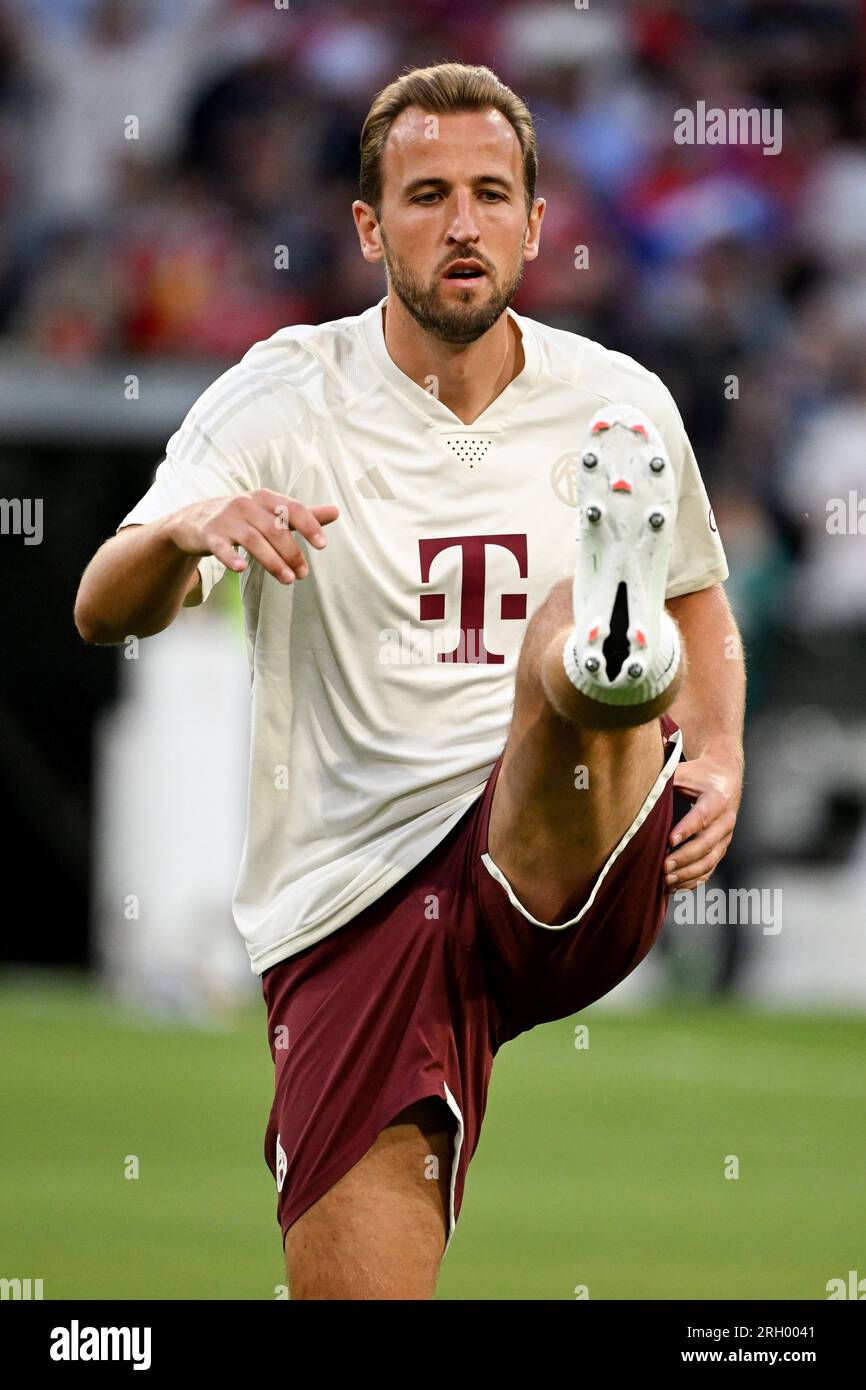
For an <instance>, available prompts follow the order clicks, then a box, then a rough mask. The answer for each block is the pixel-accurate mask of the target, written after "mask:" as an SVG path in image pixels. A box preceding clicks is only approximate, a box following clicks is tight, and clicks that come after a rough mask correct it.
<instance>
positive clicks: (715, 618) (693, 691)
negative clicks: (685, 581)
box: [666, 584, 746, 769]
mask: <svg viewBox="0 0 866 1390" xmlns="http://www.w3.org/2000/svg"><path fill="white" fill-rule="evenodd" d="M666 606H667V608H668V611H669V612H670V613H671V615H672V616H673V617H674V618H675V619H676V621H677V623H678V624H679V628H680V632H681V634H682V637H683V640H684V643H685V648H686V658H687V670H686V679H685V682H684V684H683V687H682V689H681V690H680V692H679V694H678V695H677V697H676V699H675V700H674V702H673V704H672V705H671V706H670V708H669V709H668V714H670V716H671V718H672V719H674V720H675V721H676V722H677V724H678V725H679V726H680V728H681V729H682V731H683V746H684V752H685V755H686V757H687V758H697V757H701V756H708V757H718V758H719V759H721V760H723V761H725V762H729V761H730V760H732V759H733V760H735V761H736V762H737V763H738V764H739V766H740V768H741V769H742V763H743V723H744V717H745V703H746V669H745V658H744V653H743V644H742V640H741V638H740V633H739V629H738V627H737V623H736V619H735V618H734V615H733V613H732V612H731V606H730V604H729V603H728V598H727V595H726V594H725V591H724V589H723V588H722V587H721V585H719V584H716V585H713V586H712V587H711V588H710V589H703V590H700V591H699V592H697V593H694V594H683V595H682V596H681V597H680V598H673V599H669V600H668V603H667V605H666Z"/></svg>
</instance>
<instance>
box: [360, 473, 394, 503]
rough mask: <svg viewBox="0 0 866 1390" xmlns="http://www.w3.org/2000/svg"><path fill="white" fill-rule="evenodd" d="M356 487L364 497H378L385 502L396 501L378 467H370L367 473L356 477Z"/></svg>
mask: <svg viewBox="0 0 866 1390" xmlns="http://www.w3.org/2000/svg"><path fill="white" fill-rule="evenodd" d="M355 487H356V488H357V489H358V491H359V492H360V494H361V496H362V497H369V498H374V497H378V498H379V499H380V500H381V501H383V502H393V501H394V494H393V492H392V491H391V489H390V488H389V486H388V484H387V483H386V482H385V479H384V478H383V476H382V474H381V473H380V471H379V469H378V468H368V469H367V472H366V473H362V474H361V476H360V478H356V479H355Z"/></svg>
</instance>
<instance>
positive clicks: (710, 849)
mask: <svg viewBox="0 0 866 1390" xmlns="http://www.w3.org/2000/svg"><path fill="white" fill-rule="evenodd" d="M732 838H733V831H732V830H730V831H727V832H722V833H721V836H719V834H718V832H716V834H708V835H707V836H701V840H702V842H703V843H702V844H701V845H700V847H698V848H697V849H696V850H694V851H693V852H692V853H690V854H689V856H688V857H686V856H685V855H684V854H683V853H682V852H680V853H679V854H677V856H676V860H675V863H676V867H675V869H674V870H673V872H671V871H670V865H671V864H672V862H674V861H672V860H670V859H668V860H667V861H666V862H665V886H666V887H667V888H669V889H670V888H677V889H688V888H695V887H697V885H698V884H699V883H700V882H701V881H702V880H703V879H705V878H709V876H710V874H712V872H713V870H714V869H715V868H716V865H717V864H718V863H719V862H720V860H721V859H723V858H724V855H725V853H726V851H727V848H728V845H729V844H730V843H731V840H732ZM694 843H695V844H697V842H694ZM689 849H690V850H692V845H691V844H690V845H689Z"/></svg>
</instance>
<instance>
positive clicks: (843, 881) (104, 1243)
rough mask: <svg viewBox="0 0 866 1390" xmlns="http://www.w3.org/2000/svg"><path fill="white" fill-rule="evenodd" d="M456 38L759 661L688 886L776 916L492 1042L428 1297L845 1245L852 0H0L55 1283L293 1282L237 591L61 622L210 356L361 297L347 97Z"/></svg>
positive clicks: (852, 782) (860, 1232) (213, 363)
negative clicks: (715, 534)
mask: <svg viewBox="0 0 866 1390" xmlns="http://www.w3.org/2000/svg"><path fill="white" fill-rule="evenodd" d="M445 58H458V59H461V60H463V61H470V62H484V63H487V64H489V65H490V66H492V67H493V68H494V69H495V70H496V71H497V72H498V73H499V74H500V76H501V77H502V78H503V79H504V80H505V81H507V82H509V83H510V84H511V85H513V86H514V87H515V89H516V90H517V91H519V92H520V94H521V95H522V96H523V97H524V98H525V99H526V100H527V102H528V104H529V106H530V108H531V110H532V111H533V114H534V116H535V117H536V121H537V126H538V133H539V140H540V154H541V167H540V179H539V192H540V193H541V194H543V195H544V196H545V197H546V198H547V200H548V204H549V206H548V212H547V217H546V220H545V228H544V238H543V250H542V255H541V258H540V260H539V261H538V262H537V263H536V264H534V265H532V266H531V267H529V268H528V270H527V275H526V278H525V280H524V284H523V286H522V288H521V291H520V295H519V298H518V300H517V302H516V306H515V307H516V308H517V309H518V310H519V311H520V312H523V313H525V314H527V315H529V316H531V317H536V318H539V319H542V320H545V321H547V322H549V323H552V324H555V325H558V326H561V327H564V328H567V329H571V330H573V331H576V332H579V333H584V334H586V335H588V336H590V337H593V338H597V339H598V340H600V341H601V342H603V343H605V344H607V345H608V346H610V347H614V348H617V349H620V350H623V351H625V352H628V353H630V354H632V355H633V356H635V357H637V358H638V359H639V360H640V361H641V362H643V363H644V364H645V365H647V366H648V367H650V368H651V369H653V370H655V371H657V372H659V374H660V375H661V376H662V378H663V379H664V380H665V382H666V383H667V384H668V386H669V387H670V388H671V390H672V392H673V394H674V396H675V398H676V399H677V402H678V404H679V406H680V409H681V411H682V413H683V415H684V418H685V421H686V425H687V428H688V430H689V434H690V436H691V439H692V441H693V444H694V447H695V451H696V453H697V456H698V460H699V462H700V465H701V469H702V472H703V476H704V479H705V482H706V485H707V488H708V491H709V493H710V496H711V499H712V502H713V505H714V509H715V514H716V518H717V521H718V524H719V527H720V531H721V535H722V539H723V542H724V544H725V548H726V552H727V555H728V561H729V565H730V569H731V579H730V580H729V582H728V585H727V589H728V593H729V595H730V597H731V599H732V602H733V603H734V606H735V609H736V612H737V616H738V619H739V622H740V624H741V628H742V631H743V634H744V637H745V641H746V646H747V650H748V654H749V672H750V686H749V708H748V725H747V755H748V779H747V786H746V793H745V797H744V802H743V808H742V815H741V822H740V829H739V831H738V834H737V836H736V838H735V841H734V844H733V846H732V849H731V851H730V853H729V855H728V858H727V860H726V862H725V865H724V871H722V870H720V871H719V872H718V873H717V875H716V876H715V877H714V879H713V881H712V885H711V886H720V887H722V888H723V889H724V890H727V889H728V888H737V887H758V888H760V889H763V890H764V891H765V893H767V894H769V895H772V894H774V893H779V894H781V902H782V904H783V919H782V920H783V926H782V930H781V931H779V932H777V933H774V932H772V931H767V930H765V926H766V923H764V925H763V926H762V925H761V923H759V922H746V923H744V922H742V921H740V922H735V921H729V922H728V923H727V924H726V925H722V926H714V925H712V924H705V925H703V926H702V925H700V924H699V925H695V926H684V925H682V924H678V923H676V922H674V921H673V920H671V921H669V923H668V926H667V927H666V930H665V933H664V935H663V943H664V946H663V948H661V947H660V948H659V949H658V950H657V951H656V952H654V953H653V955H652V956H651V957H650V959H649V960H648V961H647V962H646V963H645V966H643V967H641V969H640V970H639V971H638V972H637V974H636V976H635V977H633V979H632V980H631V981H629V982H627V984H626V986H624V987H623V988H622V989H621V990H620V991H617V992H616V994H615V996H612V997H611V998H610V999H609V1000H607V1001H605V1002H604V1003H603V1004H601V1005H599V1006H597V1007H596V1008H594V1009H592V1010H590V1011H588V1012H587V1014H586V1015H584V1016H582V1018H581V1019H580V1020H563V1021H562V1022H560V1023H557V1024H554V1025H550V1026H548V1027H546V1028H543V1029H538V1030H535V1032H534V1033H532V1034H531V1035H528V1036H525V1037H523V1038H520V1039H518V1040H517V1041H516V1042H515V1043H513V1044H512V1045H511V1046H510V1047H508V1048H506V1049H504V1050H503V1052H502V1054H501V1055H500V1057H499V1058H498V1059H497V1063H496V1069H495V1072H494V1079H493V1085H492V1090H491V1099H490V1106H489V1110H488V1116H487V1120H486V1124H485V1132H484V1135H483V1137H482V1140H481V1145H480V1148H479V1150H478V1153H477V1155H476V1157H475V1159H474V1161H473V1165H472V1169H471V1171H470V1176H469V1180H468V1184H467V1193H466V1204H465V1206H464V1211H463V1214H462V1216H461V1220H460V1225H459V1230H458V1234H457V1237H456V1239H455V1242H454V1245H453V1247H452V1250H451V1252H450V1253H449V1256H448V1258H447V1260H446V1261H445V1264H444V1266H443V1272H442V1276H441V1280H440V1290H439V1297H441V1298H446V1299H447V1298H479V1297H480V1298H572V1297H574V1289H575V1288H576V1286H578V1285H588V1286H589V1290H590V1297H591V1298H677V1297H698V1298H712V1297H721V1298H735V1297H746V1298H759V1299H777V1298H783V1299H786V1298H797V1297H805V1298H823V1297H826V1292H825V1288H826V1283H827V1281H828V1280H829V1279H831V1278H834V1277H842V1278H846V1277H847V1273H848V1271H849V1270H851V1269H855V1270H857V1271H858V1272H859V1275H860V1277H863V1276H866V1242H864V1235H866V1219H864V1214H863V1212H864V1209H863V1203H862V1182H863V1157H862V1155H863V1152H864V1147H863V1140H864V1131H866V1107H864V1101H866V1082H864V1069H863V1059H864V1050H866V1049H864V1042H866V1022H864V1006H866V946H864V933H863V927H864V920H863V919H864V912H863V896H864V888H866V822H864V818H863V808H864V803H866V714H864V691H866V669H864V668H866V642H864V637H866V582H864V581H866V564H864V545H866V539H864V536H863V535H862V534H860V533H859V531H858V529H857V524H856V522H857V511H856V508H857V503H858V501H859V500H860V499H861V498H862V497H863V496H864V495H866V482H864V475H866V463H864V459H866V443H864V441H866V144H864V131H866V9H864V7H863V5H862V3H861V4H857V3H853V0H815V2H814V3H798V0H785V3H776V2H775V0H766V3H757V2H755V0H752V2H751V3H750V2H749V0H707V2H706V3H700V4H697V3H695V4H688V3H665V2H664V0H646V2H645V3H614V2H612V3H608V4H603V3H600V0H590V3H589V5H588V6H587V8H585V9H582V10H581V9H578V8H577V7H576V6H575V5H573V4H572V3H570V0H555V2H554V3H541V4H538V3H534V2H533V0H515V2H513V3H507V2H506V0H497V3H488V0H472V3H470V4H466V3H464V2H463V0H461V3H459V4H458V3H456V0H401V3H400V4H399V5H398V6H394V5H389V4H385V3H381V2H380V0H367V3H365V4H363V5H361V4H343V5H338V4H327V3H323V4H316V3H304V0H292V2H291V6H290V8H287V9H283V8H282V7H281V6H280V5H274V4H271V3H270V2H269V0H256V2H255V3H240V0H235V3H232V0H183V3H180V2H179V0H178V3H174V2H173V0H135V3H121V2H120V0H109V3H101V0H93V2H92V3H91V2H90V0H54V2H53V3H52V4H51V5H49V6H32V5H30V4H28V3H27V0H0V477H2V486H0V492H2V496H3V498H4V499H7V500H8V499H23V498H29V499H35V498H39V499H43V505H44V512H43V516H44V529H43V534H42V535H41V538H40V543H38V544H35V543H33V544H27V543H25V538H24V537H23V536H22V535H21V534H15V533H14V527H13V526H12V525H11V524H9V525H7V524H6V523H4V528H3V534H2V535H0V573H2V589H3V594H4V604H3V616H2V622H3V630H4V661H3V679H2V690H0V701H2V703H0V713H2V719H0V776H2V786H3V797H4V803H5V809H6V816H5V818H4V832H3V847H4V851H5V854H4V888H5V906H6V913H5V924H4V925H5V930H4V931H3V934H2V944H0V954H2V958H3V961H4V966H3V969H2V973H0V1114H2V1123H0V1160H2V1182H0V1276H2V1277H4V1278H14V1277H22V1278H23V1277H32V1278H37V1277H41V1278H43V1280H44V1289H45V1297H47V1298H60V1297H84V1298H102V1297H114V1298H146V1297H159V1298H180V1299H186V1298H202V1297H205V1298H235V1297H242V1298H272V1297H274V1290H275V1287H276V1286H278V1285H279V1284H280V1283H281V1280H282V1278H283V1275H282V1267H281V1260H280V1249H279V1237H278V1233H277V1229H276V1226H275V1224H274V1222H273V1205H274V1200H273V1190H272V1182H271V1179H270V1177H269V1175H268V1173H267V1171H266V1169H265V1167H264V1163H263V1161H262V1159H261V1143H262V1135H263V1130H264V1123H265V1119H266V1115H267V1110H268V1107H269V1104H270V1099H271V1091H270V1058H269V1055H268V1052H267V1045H266V1039H265V1034H264V1026H263V1024H264V1015H263V1012H262V1009H261V1006H260V1004H259V1002H258V995H257V986H256V982H255V981H254V980H253V979H252V977H251V976H250V975H249V972H248V970H247V965H246V957H245V955H244V953H243V948H242V945H241V943H240V939H239V938H238V937H236V936H235V934H234V929H233V927H232V924H231V921H230V916H229V908H228V897H229V895H230V891H231V881H232V878H233V874H234V866H235V862H236V861H235V859H233V855H236V852H237V848H238V846H239V840H238V836H239V834H240V833H241V830H242V826H241V825H240V823H239V821H238V815H237V804H238V796H236V795H235V791H236V790H237V789H238V788H239V795H240V797H241V798H242V795H243V785H242V783H243V754H244V748H243V737H244V736H245V729H244V724H243V721H244V717H245V704H244V692H245V683H246V667H245V655H244V651H243V643H242V637H241V633H240V628H239V625H238V613H237V594H236V581H235V580H234V579H233V578H232V577H230V576H229V577H227V578H226V579H225V580H224V582H223V583H222V584H221V585H220V586H219V588H218V589H217V591H216V592H215V595H214V600H213V601H211V602H209V604H208V605H207V608H206V609H203V610H200V611H197V612H193V613H184V614H182V615H181V617H180V619H179V620H178V622H177V623H176V624H175V625H174V626H173V628H172V629H170V630H169V631H168V632H167V633H165V634H161V635H160V636H159V637H157V638H154V639H150V640H149V641H148V642H147V643H145V644H143V645H142V647H141V650H140V652H138V653H130V652H128V651H124V650H119V649H116V648H113V649H94V648H87V647H85V646H84V644H83V643H82V642H81V640H80V638H79V637H78V635H77V633H76V631H75V629H74V626H73V623H72V605H73V601H74V597H75V591H76V588H77V583H78V579H79V577H80V574H81V571H82V569H83V568H84V565H85V564H86V563H87V561H88V559H89V558H90V556H91V555H92V553H93V551H94V550H95V549H96V547H97V546H98V545H99V544H100V542H101V541H103V540H104V539H105V538H107V537H108V536H109V535H111V534H112V533H113V532H114V530H115V527H116V526H117V524H118V522H119V521H120V519H121V518H122V516H123V515H124V514H125V513H126V511H128V510H129V508H130V507H131V506H132V504H133V503H134V502H135V501H136V500H137V499H138V498H139V497H140V496H141V494H142V493H143V492H144V491H145V489H146V487H147V486H148V482H149V479H150V477H151V475H152V472H153V469H154V467H155V465H156V463H157V462H158V461H159V458H160V457H161V451H162V449H163V447H164V444H165V442H166V440H167V438H168V436H169V435H170V434H171V433H172V432H173V431H174V429H175V428H176V427H177V425H178V424H179V422H180V420H181V419H182V417H183V415H184V413H185V411H186V409H187V408H188V406H189V405H190V404H191V402H192V401H193V400H194V399H195V397H196V396H197V395H198V394H199V393H200V392H201V390H202V389H203V388H204V386H205V385H207V384H208V383H209V382H210V381H211V380H213V379H214V378H215V377H216V376H217V375H218V374H219V372H220V371H222V370H223V369H224V368H225V367H226V366H228V365H230V364H231V363H232V362H234V361H236V360H237V359H238V358H239V357H240V356H241V355H242V354H243V352H244V351H245V350H246V348H247V347H248V346H249V345H250V344H251V343H252V342H254V341H256V340H257V339H259V338H262V337H265V336H268V335H269V334H270V333H271V332H273V331H275V330H276V329H277V328H279V327H280V326H282V325H284V324H289V323H296V322H318V321H322V320H326V319H330V318H336V317H341V316H343V315H345V314H351V313H356V312H358V311H360V310H361V309H363V308H365V307H367V306H368V305H369V304H370V303H371V302H372V301H373V300H374V299H375V298H378V297H379V295H380V294H381V292H382V281H381V279H380V275H379V272H378V271H376V270H374V269H373V268H371V267H369V266H367V265H366V264H365V263H364V261H363V260H362V259H361V257H360V255H359V254H358V251H357V247H356V242H355V234H354V231H353V228H352V224H351V217H350V212H349V205H350V202H351V200H352V198H353V197H354V196H356V189H355V178H356V170H357V155H356V151H357V137H358V131H359V127H360V124H361V121H362V119H363V116H364V114H365V112H366V109H367V106H368V104H369V100H370V98H371V95H372V94H373V93H374V92H375V91H376V90H378V89H379V87H381V86H382V85H384V84H385V83H386V82H387V81H389V80H390V79H391V78H392V77H393V76H394V75H395V74H396V73H397V72H399V71H400V70H402V69H403V68H404V67H405V66H406V65H417V64H426V63H428V62H432V61H439V60H442V59H445ZM698 101H704V102H706V105H707V107H708V108H709V107H718V108H721V109H723V110H725V111H727V110H729V109H732V108H754V107H758V108H770V109H779V110H781V111H782V113H783V140H782V148H781V151H780V153H778V154H776V155H772V156H769V155H765V154H764V153H763V152H762V150H761V148H760V147H759V146H755V145H734V144H728V145H715V146H710V145H678V144H677V143H675V141H674V139H673V133H674V113H675V111H676V110H677V109H680V108H684V107H685V108H694V107H695V105H696V103H697V102H698ZM130 118H133V119H132V120H130ZM583 246H585V247H586V248H587V250H588V260H589V264H588V267H586V268H581V269H578V268H576V265H575V258H576V252H577V248H578V247H583ZM279 247H285V248H286V250H287V252H288V262H289V264H288V267H287V268H280V269H278V268H277V267H276V265H275V260H276V256H275V251H276V248H279ZM852 494H853V499H852ZM832 499H843V500H844V501H845V503H846V508H847V511H846V515H847V516H848V518H849V524H848V527H847V534H836V533H833V531H832V530H831V529H830V528H829V527H828V508H829V507H830V506H831V504H832ZM4 515H6V516H7V517H12V516H13V512H10V511H8V510H7V512H6V513H5V514H4ZM852 518H853V524H852ZM863 530H864V531H866V521H864V522H863ZM31 539H35V537H33V538H31ZM233 586H235V588H234V589H233ZM230 789H231V790H230ZM130 895H134V896H135V898H136V900H139V907H138V909H136V910H138V911H139V915H138V916H136V915H135V911H132V913H131V915H130V909H129V897H130ZM576 1022H581V1023H588V1024H589V1035H588V1038H589V1046H588V1047H586V1048H581V1047H577V1046H575V1043H576V1042H577V1041H579V1035H576V1034H575V1023H576ZM130 1155H134V1156H136V1157H137V1158H138V1161H139V1163H140V1176H139V1177H138V1179H137V1180H129V1179H128V1178H126V1177H125V1176H124V1173H125V1170H128V1166H129V1165H128V1160H129V1156H130ZM729 1155H736V1156H737V1157H738V1158H739V1162H740V1165H741V1168H740V1177H739V1179H738V1180H729V1179H725V1177H724V1166H725V1162H726V1157H727V1156H729Z"/></svg>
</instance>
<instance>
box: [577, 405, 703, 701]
mask: <svg viewBox="0 0 866 1390" xmlns="http://www.w3.org/2000/svg"><path fill="white" fill-rule="evenodd" d="M577 489H578V503H577V564H576V567H575V574H574V588H573V591H572V592H573V602H574V622H575V628H574V631H573V632H572V633H571V635H570V636H569V638H568V640H567V642H566V644H565V650H564V652H563V662H564V665H565V670H566V674H567V675H568V678H569V680H570V681H571V682H572V684H573V685H574V686H576V687H577V689H578V690H580V691H581V692H582V694H584V695H587V696H589V697H590V698H591V699H594V700H599V701H601V703H602V704H606V705H637V704H644V703H645V702H646V701H649V700H653V699H655V697H656V696H657V695H660V694H661V693H662V691H664V690H665V689H666V688H667V687H668V686H669V685H670V683H671V681H672V680H673V679H674V677H675V676H676V673H677V670H678V669H679V664H680V642H679V634H678V632H677V627H676V624H675V623H674V621H673V619H672V618H671V616H670V614H669V613H668V612H667V611H666V610H665V606H664V603H665V588H666V585H667V574H668V564H669V562H670V554H671V548H672V546H673V540H674V528H675V524H676V517H677V480H676V476H675V474H674V470H673V466H672V464H671V461H670V459H669V458H668V456H667V451H666V450H665V447H664V444H663V442H662V438H661V435H660V434H659V432H658V430H657V429H656V427H655V425H654V424H653V423H652V421H651V420H650V419H649V418H648V417H647V416H646V415H644V414H643V412H642V411H639V410H637V409H635V407H634V406H630V405H625V404H616V405H610V406H605V407H604V408H603V409H601V410H599V411H597V412H596V414H595V415H594V416H593V417H592V420H591V421H590V429H589V438H588V441H587V444H586V448H585V449H584V453H583V458H582V461H581V467H580V472H579V475H578V483H577ZM615 607H616V615H615ZM615 617H616V621H614V618H615ZM612 627H613V629H614V632H613V641H612V642H611V643H609V645H608V652H607V654H605V652H604V650H603V649H604V644H605V641H606V640H607V638H608V637H609V636H610V635H611V628H612ZM612 647H615V648H616V650H614V651H612V650H611V648H612ZM609 667H610V671H611V674H609V673H608V668H609Z"/></svg>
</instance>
